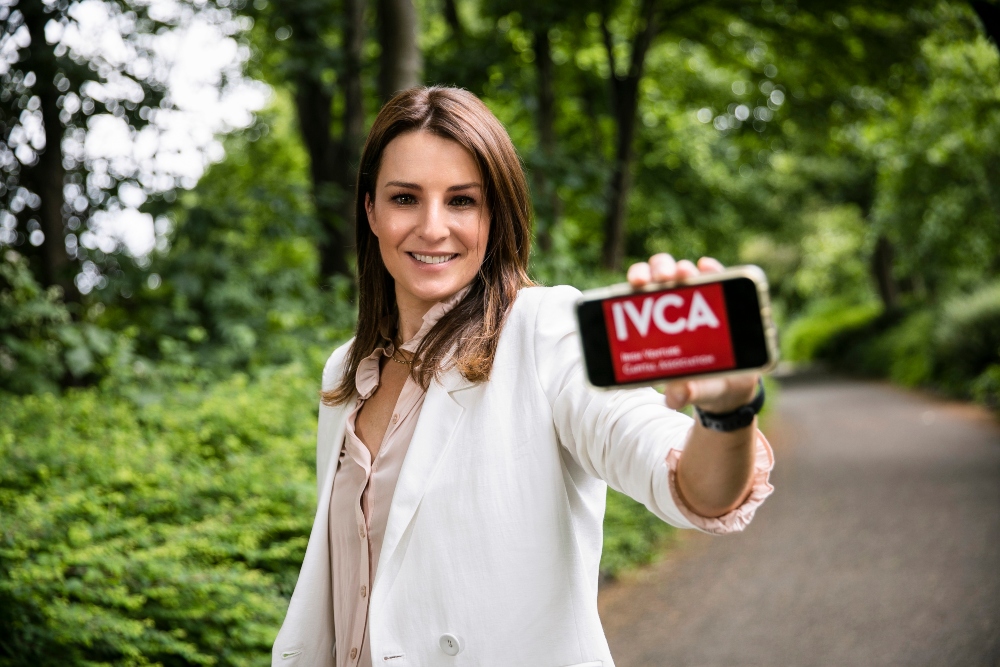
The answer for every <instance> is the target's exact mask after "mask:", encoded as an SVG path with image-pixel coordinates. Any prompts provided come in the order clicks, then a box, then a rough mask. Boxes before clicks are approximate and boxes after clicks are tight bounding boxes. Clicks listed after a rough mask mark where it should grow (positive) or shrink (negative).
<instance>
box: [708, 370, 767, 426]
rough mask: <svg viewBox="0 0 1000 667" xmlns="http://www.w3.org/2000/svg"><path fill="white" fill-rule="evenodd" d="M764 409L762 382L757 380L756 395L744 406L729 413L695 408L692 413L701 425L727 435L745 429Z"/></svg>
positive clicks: (759, 379)
mask: <svg viewBox="0 0 1000 667" xmlns="http://www.w3.org/2000/svg"><path fill="white" fill-rule="evenodd" d="M763 407H764V380H763V379H762V378H757V394H756V395H755V396H754V397H753V400H752V401H750V402H749V403H747V404H746V405H741V406H740V407H738V408H736V409H735V410H731V411H729V412H706V411H704V410H702V409H701V408H699V407H698V406H695V408H694V411H695V412H696V413H697V415H698V419H699V420H700V421H701V425H702V426H704V427H705V428H710V429H712V430H713V431H721V432H723V433H728V432H730V431H738V430H740V429H741V428H746V427H747V426H749V425H750V424H752V423H753V418H754V417H755V416H757V413H758V412H760V410H761V408H763Z"/></svg>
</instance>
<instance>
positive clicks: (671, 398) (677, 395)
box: [663, 380, 690, 410]
mask: <svg viewBox="0 0 1000 667" xmlns="http://www.w3.org/2000/svg"><path fill="white" fill-rule="evenodd" d="M688 384H689V383H688V382H685V381H683V380H677V381H675V382H668V383H667V386H666V387H664V389H663V395H664V397H666V399H667V407H668V408H670V409H671V410H680V409H681V408H683V407H684V406H685V405H687V404H688V402H689V401H688V397H689V396H690V391H689V390H688Z"/></svg>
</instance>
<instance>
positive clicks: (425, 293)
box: [397, 276, 475, 301]
mask: <svg viewBox="0 0 1000 667" xmlns="http://www.w3.org/2000/svg"><path fill="white" fill-rule="evenodd" d="M474 277H475V276H473V277H472V278H469V280H465V281H463V280H461V279H456V280H426V279H424V280H414V281H406V282H398V283H397V284H398V286H399V287H401V288H403V289H404V290H406V291H407V292H409V293H410V294H412V295H413V296H414V297H416V298H418V299H420V300H421V301H444V300H445V299H447V298H448V297H450V296H453V295H454V294H456V293H457V292H459V291H460V290H461V289H462V288H464V287H465V286H466V285H468V284H469V283H471V282H472V279H473V278H474Z"/></svg>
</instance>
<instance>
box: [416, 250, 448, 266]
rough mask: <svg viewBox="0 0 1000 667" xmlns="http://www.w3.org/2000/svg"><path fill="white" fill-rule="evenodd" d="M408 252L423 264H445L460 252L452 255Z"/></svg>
mask: <svg viewBox="0 0 1000 667" xmlns="http://www.w3.org/2000/svg"><path fill="white" fill-rule="evenodd" d="M406 254H407V255H409V256H410V257H412V258H413V259H415V260H417V261H418V262H421V263H423V264H443V263H444V262H447V261H448V260H450V259H454V258H456V257H458V253H453V254H451V255H421V254H419V253H415V252H408V253H406Z"/></svg>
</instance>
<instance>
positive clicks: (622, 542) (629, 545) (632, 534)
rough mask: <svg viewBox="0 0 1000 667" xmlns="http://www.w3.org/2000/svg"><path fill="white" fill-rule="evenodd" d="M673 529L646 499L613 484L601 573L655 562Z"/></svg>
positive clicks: (605, 574) (605, 515)
mask: <svg viewBox="0 0 1000 667" xmlns="http://www.w3.org/2000/svg"><path fill="white" fill-rule="evenodd" d="M673 531H674V529H673V528H672V527H671V526H669V525H667V524H665V523H663V522H662V521H660V520H659V519H658V518H657V517H656V516H655V515H654V514H653V513H651V512H650V511H649V510H647V509H646V508H645V507H643V505H642V503H639V502H636V501H635V500H632V499H631V498H629V497H628V496H626V495H623V494H621V493H618V492H617V491H615V490H614V489H610V488H609V489H608V504H607V510H606V511H605V514H604V551H603V552H602V553H601V575H602V576H605V577H614V576H616V575H617V574H618V573H620V572H621V571H622V570H625V569H627V568H630V567H635V566H636V565H643V564H646V563H649V562H651V561H652V560H653V558H654V557H655V556H656V555H657V554H658V553H660V552H661V551H662V549H663V544H664V541H665V540H666V539H667V538H668V537H669V536H670V535H671V534H672V533H673Z"/></svg>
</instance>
